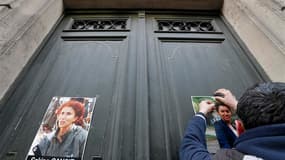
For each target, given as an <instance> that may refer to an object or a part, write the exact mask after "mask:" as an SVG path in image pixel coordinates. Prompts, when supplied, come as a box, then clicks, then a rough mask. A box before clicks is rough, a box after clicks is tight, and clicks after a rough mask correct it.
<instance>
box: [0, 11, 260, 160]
mask: <svg viewBox="0 0 285 160" xmlns="http://www.w3.org/2000/svg"><path fill="white" fill-rule="evenodd" d="M260 81H264V76H263V75H262V74H260V73H259V71H258V70H257V69H256V64H253V62H252V61H251V60H250V59H249V58H248V56H247V54H246V53H245V52H244V50H243V49H242V48H241V47H240V46H239V43H238V42H237V41H236V40H235V38H234V37H233V35H232V34H231V33H230V32H229V30H228V29H227V27H226V25H225V24H224V22H223V21H222V20H221V18H220V17H219V16H197V15H185V14H184V15H169V14H168V15H167V14H148V13H145V12H138V13H130V14H92V15H91V14H88V15H86V14H85V15H78V14H77V15H67V16H65V18H63V20H62V22H61V23H60V24H59V25H58V27H57V28H56V29H55V31H54V33H53V34H52V36H51V37H50V38H49V40H48V42H47V43H46V44H45V45H44V47H43V49H42V50H41V51H40V52H39V54H38V55H37V56H36V57H35V59H34V61H33V63H32V64H31V65H30V66H29V68H28V71H27V72H26V74H25V75H24V77H23V78H22V79H21V81H20V82H19V84H18V86H17V89H15V91H14V93H13V95H11V97H10V98H9V100H8V101H7V102H6V103H5V104H3V105H2V106H1V108H0V109H1V112H0V120H1V121H0V135H1V139H2V140H1V141H2V142H1V144H0V157H1V159H2V158H3V159H9V158H14V159H19V160H20V159H23V158H24V157H25V156H26V154H27V152H28V150H29V147H30V145H31V143H32V141H33V138H34V135H35V134H36V132H37V129H38V128H39V125H40V122H41V120H42V118H43V115H44V113H45V111H46V109H47V107H48V104H49V102H50V100H51V98H52V97H53V96H65V97H94V96H96V97H97V102H96V106H95V110H94V113H93V119H92V121H91V126H90V131H89V135H88V139H87V143H86V147H85V152H84V159H86V160H87V159H88V160H89V159H92V158H93V159H104V160H105V159H106V160H109V159H112V160H119V159H120V160H145V159H153V160H174V159H178V150H179V145H180V142H181V139H182V137H183V133H184V130H185V128H186V125H187V122H188V120H189V119H190V118H191V117H192V116H193V114H194V111H193V109H192V106H191V99H190V97H191V96H193V95H211V94H212V93H213V91H215V90H216V89H218V88H229V89H231V90H232V91H233V92H234V93H235V94H236V95H237V96H240V94H241V93H242V92H243V91H244V90H245V89H246V88H247V87H249V86H250V85H252V84H254V83H256V82H260Z"/></svg>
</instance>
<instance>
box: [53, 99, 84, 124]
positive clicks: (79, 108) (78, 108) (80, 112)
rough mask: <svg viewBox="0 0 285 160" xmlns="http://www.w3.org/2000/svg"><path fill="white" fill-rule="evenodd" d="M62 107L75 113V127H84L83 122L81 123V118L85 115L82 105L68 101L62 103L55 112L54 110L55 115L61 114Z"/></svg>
mask: <svg viewBox="0 0 285 160" xmlns="http://www.w3.org/2000/svg"><path fill="white" fill-rule="evenodd" d="M64 107H71V108H72V109H73V110H74V112H75V116H77V117H78V119H77V120H76V121H75V124H76V125H80V126H84V122H83V116H84V113H85V107H84V105H83V104H82V103H80V102H78V101H76V100H69V101H67V102H65V103H63V104H62V105H61V106H60V107H59V108H58V109H57V110H56V114H59V113H60V112H61V110H62V109H63V108H64Z"/></svg>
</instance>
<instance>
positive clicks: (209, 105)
mask: <svg viewBox="0 0 285 160" xmlns="http://www.w3.org/2000/svg"><path fill="white" fill-rule="evenodd" d="M213 110H215V103H214V102H212V101H211V100H204V101H201V102H200V104H199V112H202V113H203V114H204V115H207V114H208V113H210V112H212V111H213Z"/></svg>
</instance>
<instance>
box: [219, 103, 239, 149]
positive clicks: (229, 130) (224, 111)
mask: <svg viewBox="0 0 285 160" xmlns="http://www.w3.org/2000/svg"><path fill="white" fill-rule="evenodd" d="M216 110H217V113H218V114H219V115H220V117H221V120H219V121H217V122H215V123H214V126H215V131H216V135H217V139H218V142H219V145H220V148H232V147H233V144H234V141H235V139H236V138H237V136H238V133H237V130H236V129H235V128H234V126H233V125H232V112H231V110H230V109H229V107H228V106H225V105H223V104H220V105H217V106H216Z"/></svg>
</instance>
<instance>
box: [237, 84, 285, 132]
mask: <svg viewBox="0 0 285 160" xmlns="http://www.w3.org/2000/svg"><path fill="white" fill-rule="evenodd" d="M237 114H238V116H239V117H240V119H241V120H242V122H243V124H244V127H245V129H250V128H255V127H258V126H262V125H269V124H277V123H285V83H281V82H267V83H259V84H256V85H254V86H253V87H251V88H249V89H247V90H246V91H245V93H244V94H243V95H242V97H241V98H240V99H239V102H238V105H237Z"/></svg>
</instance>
